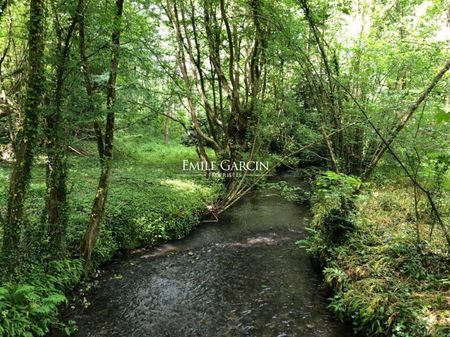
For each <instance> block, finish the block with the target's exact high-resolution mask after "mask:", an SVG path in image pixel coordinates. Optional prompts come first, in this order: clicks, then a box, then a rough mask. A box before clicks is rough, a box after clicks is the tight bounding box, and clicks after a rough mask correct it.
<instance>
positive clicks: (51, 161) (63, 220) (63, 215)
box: [45, 0, 83, 257]
mask: <svg viewBox="0 0 450 337" xmlns="http://www.w3.org/2000/svg"><path fill="white" fill-rule="evenodd" d="M82 5H83V0H79V1H78V5H77V7H76V9H75V14H74V15H73V18H72V21H71V23H70V25H69V27H68V29H67V33H66V35H65V37H64V39H63V37H62V36H61V32H62V27H58V26H57V27H56V30H57V34H56V35H57V37H58V41H57V48H56V53H57V55H56V57H57V62H56V69H55V91H54V108H53V109H51V110H50V113H48V114H47V116H46V118H45V121H46V128H45V133H46V148H47V165H46V184H47V202H46V209H45V222H46V224H47V225H48V236H49V240H50V247H51V248H52V252H53V253H54V256H56V257H62V256H64V255H65V234H66V228H67V186H66V180H67V161H66V151H65V142H64V137H63V135H62V133H63V131H64V128H63V126H64V117H63V113H62V104H63V90H64V76H65V73H66V63H67V60H68V57H69V53H70V49H71V42H72V37H73V34H74V31H75V27H76V25H77V21H78V18H79V14H78V13H79V12H80V11H81V9H82ZM54 15H55V17H56V15H57V13H56V11H55V12H54ZM56 21H58V20H56ZM55 25H58V22H55Z"/></svg>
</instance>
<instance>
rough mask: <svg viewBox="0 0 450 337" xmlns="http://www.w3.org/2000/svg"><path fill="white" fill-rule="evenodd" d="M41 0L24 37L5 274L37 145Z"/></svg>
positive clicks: (34, 0)
mask: <svg viewBox="0 0 450 337" xmlns="http://www.w3.org/2000/svg"><path fill="white" fill-rule="evenodd" d="M44 11H45V8H44V0H31V1H30V23H29V37H28V47H29V51H28V67H29V69H28V80H27V89H26V96H25V102H24V108H23V116H24V121H23V128H22V129H21V130H20V131H19V133H18V135H17V145H16V149H17V151H16V153H15V158H16V160H15V162H14V165H13V168H12V173H11V177H10V184H9V194H8V208H7V214H6V220H5V225H4V234H3V257H4V259H5V262H6V265H7V267H8V269H9V270H11V271H12V270H13V269H14V267H15V265H16V263H17V262H18V260H17V259H18V253H19V241H20V233H21V230H22V227H23V225H24V222H25V214H24V211H25V209H24V208H25V207H24V206H25V205H24V202H25V197H26V194H27V189H28V185H29V182H30V173H31V167H32V164H33V159H34V150H35V147H36V143H37V135H38V132H37V131H38V125H39V115H40V111H39V110H40V103H41V99H42V94H43V89H44V88H43V85H42V83H43V79H44V67H43V64H42V59H43V55H44V36H43V35H44Z"/></svg>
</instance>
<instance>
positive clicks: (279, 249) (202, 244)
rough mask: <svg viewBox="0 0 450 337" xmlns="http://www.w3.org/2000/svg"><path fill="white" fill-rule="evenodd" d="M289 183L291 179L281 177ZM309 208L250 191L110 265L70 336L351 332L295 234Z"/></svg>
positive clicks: (328, 335)
mask: <svg viewBox="0 0 450 337" xmlns="http://www.w3.org/2000/svg"><path fill="white" fill-rule="evenodd" d="M289 180H291V179H289ZM308 216H309V215H308V210H307V209H306V208H305V207H302V206H298V205H296V204H294V203H291V202H289V201H287V200H285V199H283V198H281V197H280V196H279V195H277V194H276V193H274V192H272V191H254V192H251V193H249V194H248V195H246V196H245V197H244V198H243V199H242V200H240V201H239V202H238V203H236V205H235V206H233V207H232V208H231V209H229V210H227V211H226V212H224V214H222V216H221V218H220V221H219V222H218V223H215V224H211V225H205V226H201V227H199V228H198V229H196V230H195V231H194V232H193V233H192V234H191V235H189V236H188V237H187V238H186V239H184V240H180V241H176V242H172V243H169V244H165V245H161V246H159V247H157V248H155V249H152V250H148V251H145V252H141V253H139V254H135V255H134V256H132V257H131V258H128V259H120V260H116V261H115V262H113V263H111V265H109V266H108V268H107V272H106V273H105V277H103V279H102V280H101V281H100V287H99V288H98V289H96V290H94V291H93V292H92V293H91V294H90V295H89V297H88V299H89V301H90V302H91V303H92V304H91V306H89V307H88V308H87V309H78V310H76V311H75V312H71V313H70V314H69V317H68V318H69V319H74V320H76V322H77V325H78V328H79V330H78V332H77V333H76V334H75V336H79V337H85V336H92V337H94V336H95V337H101V336H108V337H112V336H121V337H125V336H133V337H241V336H254V337H288V336H292V337H293V336H298V337H316V336H317V337H350V336H353V334H352V333H351V329H350V327H349V326H346V325H343V324H341V323H339V322H336V321H335V320H334V319H333V317H332V316H331V314H330V313H329V312H328V311H327V309H326V297H327V292H326V289H325V288H324V287H323V285H322V280H321V276H320V273H318V272H317V270H316V269H315V268H314V266H313V265H312V263H311V261H310V260H309V258H308V257H307V256H306V254H305V252H304V251H303V250H301V249H299V248H298V247H297V246H296V245H295V241H297V240H299V239H302V238H304V237H305V235H306V233H305V226H306V225H307V223H308V221H309V218H308Z"/></svg>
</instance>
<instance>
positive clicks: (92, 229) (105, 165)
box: [81, 0, 124, 270]
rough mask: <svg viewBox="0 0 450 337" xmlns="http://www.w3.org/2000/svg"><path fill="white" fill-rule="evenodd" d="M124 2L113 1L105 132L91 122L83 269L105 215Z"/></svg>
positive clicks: (88, 259) (121, 0) (87, 265)
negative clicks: (93, 153)
mask: <svg viewBox="0 0 450 337" xmlns="http://www.w3.org/2000/svg"><path fill="white" fill-rule="evenodd" d="M123 2H124V0H116V15H115V18H114V20H115V24H114V28H113V32H112V37H111V41H112V51H111V65H110V72H109V80H108V88H107V92H106V107H107V115H106V125H105V132H104V136H103V132H102V130H101V127H100V123H98V122H96V123H94V128H95V132H96V135H97V143H98V151H99V157H100V167H101V173H100V177H99V181H98V186H97V193H96V195H95V198H94V203H93V205H92V210H91V215H90V219H89V224H88V227H87V229H86V232H85V234H84V238H83V242H82V247H81V251H82V255H83V257H84V259H85V264H86V269H87V270H89V269H91V268H92V252H93V250H94V248H95V244H96V242H97V238H98V235H99V234H100V226H101V222H102V219H103V215H104V213H105V206H106V201H107V197H108V188H109V177H110V175H111V164H112V157H113V141H114V125H115V122H114V120H115V112H114V105H115V102H116V79H117V72H118V68H119V54H120V32H121V26H122V25H121V22H122V13H123Z"/></svg>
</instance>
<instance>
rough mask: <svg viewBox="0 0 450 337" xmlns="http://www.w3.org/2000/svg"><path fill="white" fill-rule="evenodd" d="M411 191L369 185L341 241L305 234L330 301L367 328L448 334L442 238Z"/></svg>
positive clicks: (382, 332) (410, 336)
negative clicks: (328, 289)
mask: <svg viewBox="0 0 450 337" xmlns="http://www.w3.org/2000/svg"><path fill="white" fill-rule="evenodd" d="M413 196H414V193H413V191H412V188H411V187H410V186H408V187H406V186H405V185H401V184H388V185H386V184H382V185H378V186H376V185H372V186H370V187H369V188H368V189H366V191H365V192H364V193H363V194H362V195H361V196H359V197H358V199H357V201H356V213H355V214H354V219H353V221H354V223H355V224H356V227H355V228H354V230H353V231H352V232H351V233H350V234H349V235H348V237H347V239H346V240H345V241H344V242H343V243H341V244H337V245H335V246H333V247H328V248H325V249H322V248H321V247H320V245H321V243H320V240H318V237H317V236H315V235H312V236H310V239H309V240H307V241H306V246H307V249H308V250H309V251H310V252H313V254H314V255H316V256H317V255H320V258H321V260H322V261H323V262H324V265H325V269H324V276H325V281H326V282H327V283H328V284H329V285H330V286H331V287H333V289H334V290H335V295H334V297H333V298H332V300H331V303H330V305H329V307H330V309H331V310H332V311H334V312H335V313H336V314H337V315H338V316H340V317H341V318H343V319H344V318H346V319H349V320H351V321H352V322H353V325H354V328H355V330H357V331H360V332H362V333H364V334H368V335H369V336H399V337H400V336H401V337H424V336H433V337H448V336H450V256H449V253H448V246H447V244H446V242H445V239H444V235H443V233H442V231H441V230H440V229H439V225H438V224H435V225H434V228H433V235H432V236H430V231H431V227H432V225H430V223H429V221H427V220H426V219H427V218H428V219H429V217H427V216H426V214H427V210H426V209H420V210H419V212H420V214H422V215H425V216H424V217H423V218H419V220H418V221H417V220H416V213H415V209H414V199H413ZM443 202H444V203H447V205H441V206H443V207H444V209H449V207H448V206H449V205H448V202H449V201H448V200H445V199H444V200H443ZM418 233H419V236H420V244H419V245H418V244H417V242H418V241H417V240H418V238H417V235H418ZM303 244H305V242H303ZM319 251H320V254H317V253H318V252H319Z"/></svg>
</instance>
